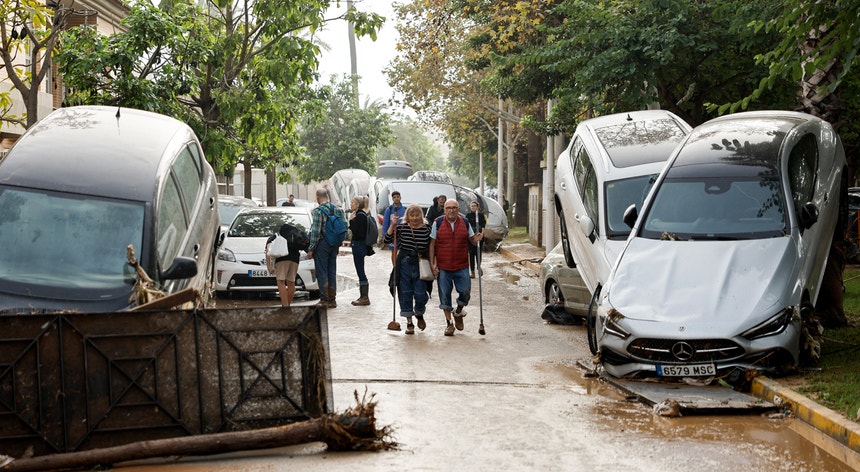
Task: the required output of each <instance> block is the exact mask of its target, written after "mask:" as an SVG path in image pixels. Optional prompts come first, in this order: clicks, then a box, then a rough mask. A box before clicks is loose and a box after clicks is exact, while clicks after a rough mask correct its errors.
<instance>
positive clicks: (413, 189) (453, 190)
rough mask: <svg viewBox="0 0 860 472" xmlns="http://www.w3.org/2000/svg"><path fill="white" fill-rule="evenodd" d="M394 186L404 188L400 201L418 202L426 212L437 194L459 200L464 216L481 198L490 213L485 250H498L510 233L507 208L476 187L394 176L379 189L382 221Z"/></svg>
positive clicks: (378, 197) (484, 243) (486, 212)
mask: <svg viewBox="0 0 860 472" xmlns="http://www.w3.org/2000/svg"><path fill="white" fill-rule="evenodd" d="M394 190H397V191H399V192H400V201H401V203H402V204H403V205H405V206H409V205H410V204H412V203H416V204H418V206H420V207H421V210H422V211H423V212H424V213H425V214H426V213H427V208H429V207H430V205H432V204H433V198H435V197H438V196H439V195H445V196H446V197H447V198H448V199H454V200H457V203H458V204H459V205H460V213H461V214H462V215H463V216H465V214H466V212H468V211H469V204H470V203H471V202H473V201H477V202H478V204H479V206H480V208H481V211H482V212H483V213H484V214H485V215H487V226H486V228H485V231H484V236H485V239H484V242H483V243H482V244H483V248H484V249H485V250H488V251H494V250H495V249H496V248H498V246H499V244H500V243H501V242H502V240H503V239H504V238H505V237H507V235H508V219H507V218H506V217H505V212H504V210H503V209H502V207H501V205H499V204H498V202H496V201H495V200H493V199H490V198H486V197H484V196H482V195H478V194H477V193H475V192H474V191H473V190H472V189H469V188H466V187H460V186H459V185H451V184H446V183H442V182H420V181H414V180H393V181H390V182H387V183H385V184H384V186H383V187H382V190H380V191H379V194H378V196H377V204H376V207H375V208H374V211H375V212H376V214H377V215H379V216H380V221H381V215H383V214H384V213H385V209H386V208H387V207H388V206H389V205H391V192H393V191H394Z"/></svg>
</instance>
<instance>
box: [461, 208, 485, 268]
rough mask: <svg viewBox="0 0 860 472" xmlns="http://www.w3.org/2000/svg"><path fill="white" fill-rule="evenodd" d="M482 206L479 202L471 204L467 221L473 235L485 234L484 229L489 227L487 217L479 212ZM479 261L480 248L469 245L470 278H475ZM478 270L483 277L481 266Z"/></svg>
mask: <svg viewBox="0 0 860 472" xmlns="http://www.w3.org/2000/svg"><path fill="white" fill-rule="evenodd" d="M479 208H480V206H479V205H478V202H474V201H473V202H472V203H470V204H469V213H467V214H466V221H468V222H469V227H470V228H471V229H472V232H473V233H483V232H484V228H486V227H487V217H486V216H484V213H483V212H479V211H478V210H479ZM477 259H478V246H476V245H474V244H472V243H471V242H470V243H469V277H470V278H472V279H474V278H475V262H476V261H477ZM478 270H479V271H480V274H481V275H484V270H483V269H481V266H480V265H478Z"/></svg>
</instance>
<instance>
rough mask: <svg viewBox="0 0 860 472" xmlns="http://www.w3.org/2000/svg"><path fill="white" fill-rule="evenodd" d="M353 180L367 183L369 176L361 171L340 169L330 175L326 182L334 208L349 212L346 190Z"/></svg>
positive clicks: (348, 198)
mask: <svg viewBox="0 0 860 472" xmlns="http://www.w3.org/2000/svg"><path fill="white" fill-rule="evenodd" d="M353 180H362V181H364V182H368V183H369V182H370V174H368V173H367V171H365V170H362V169H342V170H339V171H337V172H335V173H334V174H332V176H331V177H330V178H329V179H328V181H327V182H326V189H328V196H329V199H330V200H331V202H332V203H333V204H334V205H335V206H339V207H340V208H341V209H342V210H344V211H347V210H349V202H350V197H349V195H348V194H347V190H348V188H349V184H350V183H352V181H353Z"/></svg>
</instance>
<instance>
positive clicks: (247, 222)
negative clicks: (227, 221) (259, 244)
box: [228, 212, 311, 238]
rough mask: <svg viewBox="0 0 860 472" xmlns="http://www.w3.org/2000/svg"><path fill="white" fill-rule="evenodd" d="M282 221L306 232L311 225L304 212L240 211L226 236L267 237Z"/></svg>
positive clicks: (279, 226)
mask: <svg viewBox="0 0 860 472" xmlns="http://www.w3.org/2000/svg"><path fill="white" fill-rule="evenodd" d="M284 223H289V224H291V225H293V226H295V227H296V228H298V229H300V230H302V231H305V232H307V231H308V230H309V229H310V227H311V218H310V216H309V215H308V214H306V213H278V212H265V213H255V212H246V213H240V214H239V215H238V216H237V217H236V220H235V221H233V225H232V226H230V232H229V233H228V236H230V237H231V238H268V237H269V236H271V235H273V234H275V233H276V232H277V231H278V230H279V229H280V228H281V225H283V224H284Z"/></svg>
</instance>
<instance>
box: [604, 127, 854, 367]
mask: <svg viewBox="0 0 860 472" xmlns="http://www.w3.org/2000/svg"><path fill="white" fill-rule="evenodd" d="M846 175H847V167H846V163H845V151H844V149H843V147H842V143H841V141H840V139H839V136H838V135H837V134H836V133H835V132H834V130H833V128H832V127H831V126H830V124H828V123H827V122H825V121H822V120H821V119H819V118H816V117H814V116H812V115H807V114H803V113H797V112H788V111H770V112H766V111H761V112H748V113H737V114H734V115H729V116H724V117H720V118H716V119H714V120H711V121H708V122H706V123H704V124H702V125H700V126H698V127H697V128H695V129H694V130H693V131H692V133H691V134H690V136H689V137H688V138H687V140H686V141H685V142H684V143H682V144H681V146H679V148H678V150H677V151H676V153H675V154H674V155H673V156H672V158H671V159H670V160H669V163H668V165H667V167H666V169H665V171H664V172H663V173H662V174H660V177H659V179H658V180H657V182H656V183H655V184H654V188H653V190H652V191H651V193H650V194H649V196H648V198H647V200H646V202H645V203H644V206H642V207H641V208H642V209H641V211H639V212H637V211H636V209H635V208H630V209H629V210H628V211H627V212H626V215H625V221H627V222H628V223H629V224H630V225H631V226H633V230H632V234H631V235H630V239H628V241H627V245H626V246H625V248H624V250H623V252H622V253H621V255H620V256H619V258H618V262H617V264H616V266H615V267H614V269H613V270H612V273H611V275H610V278H609V280H608V281H607V283H606V285H605V286H604V288H603V290H602V293H601V294H600V296H599V298H598V307H597V313H596V320H594V323H591V321H592V319H591V318H592V315H591V314H589V318H590V319H589V325H590V326H589V330H588V331H589V344H591V345H593V346H595V347H596V349H597V351H599V353H600V358H601V360H602V365H603V367H604V368H605V370H606V372H607V373H609V374H611V375H614V376H616V377H643V376H644V377H648V376H650V377H654V376H658V377H714V376H724V375H725V376H727V377H728V379H729V380H730V381H731V380H732V379H733V378H738V379H740V380H742V379H743V377H744V375H743V374H744V372H745V371H746V370H751V369H754V370H766V371H768V372H771V373H776V374H779V373H781V372H783V370H784V369H785V368H787V367H788V368H790V367H792V366H794V365H796V364H797V363H799V362H803V361H805V360H807V359H810V360H811V359H814V354H815V353H814V352H807V351H806V346H809V345H811V344H810V343H806V342H804V341H806V340H807V339H806V338H805V337H804V334H803V332H804V331H806V325H805V323H807V322H809V321H812V318H811V317H812V312H813V310H814V305H815V303H816V301H817V299H818V292H819V288H820V286H821V281H822V278H823V276H824V267H825V264H826V261H827V257H828V253H829V250H830V245H831V241H832V240H833V238H834V234H835V233H834V232H835V231H836V232H840V233H841V231H842V228H844V223H845V219H846V218H847V212H848V195H847V188H848V185H847V178H846ZM637 213H639V215H637ZM802 346H803V347H802ZM807 356H808V357H807Z"/></svg>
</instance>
